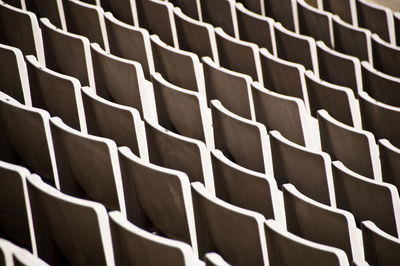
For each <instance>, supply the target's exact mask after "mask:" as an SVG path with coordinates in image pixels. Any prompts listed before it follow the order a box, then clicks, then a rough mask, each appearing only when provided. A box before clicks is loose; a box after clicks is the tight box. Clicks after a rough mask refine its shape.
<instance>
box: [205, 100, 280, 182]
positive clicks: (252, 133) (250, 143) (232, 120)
mask: <svg viewBox="0 0 400 266" xmlns="http://www.w3.org/2000/svg"><path fill="white" fill-rule="evenodd" d="M211 113H212V120H213V129H214V142H215V148H216V149H219V150H221V151H222V153H223V154H224V155H225V156H226V157H227V158H228V159H230V160H231V161H233V162H234V163H237V164H238V165H240V166H242V167H245V168H248V169H250V170H253V171H256V172H260V173H267V174H272V168H271V160H270V148H269V137H268V134H267V130H266V129H265V126H264V125H262V124H261V123H257V122H253V121H251V120H248V119H245V118H242V117H240V116H238V115H235V114H233V113H232V112H230V111H228V110H227V109H226V108H224V106H222V104H221V102H220V101H218V100H212V101H211Z"/></svg>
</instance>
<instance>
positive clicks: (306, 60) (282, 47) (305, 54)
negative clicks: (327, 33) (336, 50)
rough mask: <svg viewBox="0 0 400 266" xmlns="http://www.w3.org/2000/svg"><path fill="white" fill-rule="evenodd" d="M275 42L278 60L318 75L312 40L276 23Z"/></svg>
mask: <svg viewBox="0 0 400 266" xmlns="http://www.w3.org/2000/svg"><path fill="white" fill-rule="evenodd" d="M285 1H287V0H285ZM275 41H276V50H277V53H276V55H277V56H278V57H279V58H282V59H284V60H287V61H291V62H294V63H298V64H302V65H303V66H304V67H305V68H306V69H308V70H312V71H314V73H316V74H317V73H318V59H317V53H316V48H315V40H314V39H313V38H311V37H308V36H304V35H301V34H297V33H295V32H293V31H290V30H287V29H286V28H284V27H283V26H282V24H280V23H279V22H276V23H275Z"/></svg>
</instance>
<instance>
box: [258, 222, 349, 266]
mask: <svg viewBox="0 0 400 266" xmlns="http://www.w3.org/2000/svg"><path fill="white" fill-rule="evenodd" d="M264 227H265V238H266V240H267V248H268V261H269V265H277V266H306V265H337V266H339V265H340V266H348V265H349V261H348V260H347V256H346V253H344V251H343V250H341V249H338V248H334V247H331V246H326V245H322V244H318V243H315V242H312V241H309V240H306V239H304V238H300V237H298V236H296V235H294V234H292V233H289V232H287V231H285V230H284V229H283V228H282V227H281V226H279V225H278V223H277V222H275V221H273V220H268V221H266V222H265V223H264Z"/></svg>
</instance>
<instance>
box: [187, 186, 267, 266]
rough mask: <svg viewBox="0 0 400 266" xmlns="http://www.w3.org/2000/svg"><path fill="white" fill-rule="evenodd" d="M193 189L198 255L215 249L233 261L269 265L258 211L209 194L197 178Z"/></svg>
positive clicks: (260, 216) (262, 221) (228, 260)
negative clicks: (240, 206) (237, 205)
mask: <svg viewBox="0 0 400 266" xmlns="http://www.w3.org/2000/svg"><path fill="white" fill-rule="evenodd" d="M192 193H193V208H194V215H195V220H196V233H197V241H198V243H199V257H203V256H204V255H205V253H209V252H217V253H218V254H220V255H221V256H222V257H223V258H224V259H225V260H226V261H227V262H228V263H229V264H232V265H268V264H267V263H268V262H267V247H266V243H265V234H264V228H263V223H264V221H265V218H264V217H263V216H262V215H261V214H259V213H256V212H252V211H249V210H246V209H242V208H239V207H235V206H233V205H230V204H228V203H226V202H224V201H222V200H220V199H218V198H216V197H214V196H212V194H211V193H210V192H209V191H207V190H206V189H205V188H204V186H203V185H202V184H200V183H198V182H195V183H193V184H192Z"/></svg>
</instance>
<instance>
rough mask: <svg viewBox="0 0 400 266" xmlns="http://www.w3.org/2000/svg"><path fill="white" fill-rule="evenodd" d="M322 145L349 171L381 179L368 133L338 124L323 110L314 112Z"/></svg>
mask: <svg viewBox="0 0 400 266" xmlns="http://www.w3.org/2000/svg"><path fill="white" fill-rule="evenodd" d="M317 117H318V124H319V131H320V137H321V148H322V150H323V151H325V152H327V153H328V154H329V155H330V156H331V158H332V160H339V161H341V162H342V163H343V164H344V165H346V167H348V168H349V169H351V170H352V171H354V172H356V173H359V174H360V175H363V176H365V177H369V178H371V179H376V180H378V181H380V180H382V174H381V171H380V164H379V156H378V149H377V146H376V144H375V138H374V135H373V134H372V133H371V132H368V131H364V130H361V129H356V128H353V127H351V126H348V125H346V124H344V123H341V122H339V121H337V120H336V119H334V118H333V117H332V116H330V115H329V114H328V112H327V111H326V110H319V111H318V112H317Z"/></svg>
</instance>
